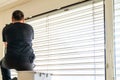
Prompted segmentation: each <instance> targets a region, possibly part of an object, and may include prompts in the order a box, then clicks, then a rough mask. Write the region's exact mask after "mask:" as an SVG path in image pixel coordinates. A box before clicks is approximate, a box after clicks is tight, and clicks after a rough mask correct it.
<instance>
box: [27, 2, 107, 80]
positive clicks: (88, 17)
mask: <svg viewBox="0 0 120 80" xmlns="http://www.w3.org/2000/svg"><path fill="white" fill-rule="evenodd" d="M73 7H76V8H73ZM73 7H70V8H68V9H67V11H66V10H63V11H62V10H61V11H62V12H59V11H58V12H55V14H54V13H51V14H48V15H47V16H46V17H43V18H39V19H37V20H32V21H30V22H28V23H29V24H31V25H32V26H33V28H34V32H35V37H34V38H35V39H34V41H33V48H34V51H35V55H36V59H35V64H36V67H35V68H34V70H35V71H38V72H45V73H52V74H53V76H52V80H73V79H74V80H105V63H104V61H105V59H104V56H105V55H104V54H105V53H104V15H103V13H104V12H103V11H104V10H103V1H101V0H97V1H88V2H84V3H81V4H79V5H76V6H73Z"/></svg>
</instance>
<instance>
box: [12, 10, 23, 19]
mask: <svg viewBox="0 0 120 80" xmlns="http://www.w3.org/2000/svg"><path fill="white" fill-rule="evenodd" d="M12 18H14V19H15V20H22V19H24V13H23V12H22V11H20V10H15V11H14V12H13V13H12Z"/></svg>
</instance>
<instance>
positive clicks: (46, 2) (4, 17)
mask: <svg viewBox="0 0 120 80" xmlns="http://www.w3.org/2000/svg"><path fill="white" fill-rule="evenodd" d="M80 1H83V0H30V1H29V2H27V3H24V4H21V5H17V6H15V7H12V8H9V9H5V10H2V11H0V34H1V35H2V29H3V27H4V25H5V24H7V23H10V22H11V13H12V12H13V11H14V10H16V9H20V10H22V11H23V12H24V13H25V17H29V16H33V15H36V14H40V13H43V12H47V11H50V10H53V9H58V8H60V7H63V6H66V5H69V4H73V3H76V2H80ZM2 57H3V43H2V36H0V59H1V58H2ZM0 78H1V76H0ZM0 80H1V79H0Z"/></svg>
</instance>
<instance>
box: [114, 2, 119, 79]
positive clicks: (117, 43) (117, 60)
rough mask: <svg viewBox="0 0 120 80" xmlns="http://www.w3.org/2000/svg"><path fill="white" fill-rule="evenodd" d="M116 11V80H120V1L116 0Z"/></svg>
mask: <svg viewBox="0 0 120 80" xmlns="http://www.w3.org/2000/svg"><path fill="white" fill-rule="evenodd" d="M114 5H115V6H114V9H115V10H114V11H115V29H114V30H115V32H114V36H115V39H114V42H115V63H116V66H115V72H116V73H115V75H116V80H120V0H114Z"/></svg>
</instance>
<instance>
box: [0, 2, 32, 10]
mask: <svg viewBox="0 0 120 80" xmlns="http://www.w3.org/2000/svg"><path fill="white" fill-rule="evenodd" d="M27 1H30V0H0V11H2V10H6V9H9V8H12V7H15V6H17V5H20V4H23V3H25V2H27Z"/></svg>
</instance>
